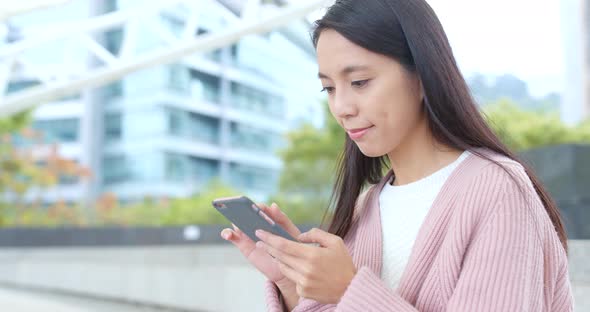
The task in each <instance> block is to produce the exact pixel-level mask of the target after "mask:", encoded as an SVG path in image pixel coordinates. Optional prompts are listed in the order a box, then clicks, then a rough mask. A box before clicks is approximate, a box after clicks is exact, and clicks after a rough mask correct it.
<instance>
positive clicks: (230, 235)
mask: <svg viewBox="0 0 590 312" xmlns="http://www.w3.org/2000/svg"><path fill="white" fill-rule="evenodd" d="M257 206H258V207H259V208H260V210H262V211H264V213H265V214H266V215H268V216H269V217H270V218H271V219H272V220H273V221H275V223H277V224H278V225H279V226H281V227H282V228H283V229H284V230H285V231H286V232H287V233H289V234H290V235H291V236H292V237H299V235H300V234H301V231H299V229H298V228H297V226H295V224H293V222H292V221H291V220H290V219H289V217H287V215H286V214H284V213H283V212H282V211H281V210H280V208H279V206H277V204H275V203H273V204H272V205H271V206H270V207H268V206H266V205H265V204H257ZM232 226H233V228H234V229H233V230H232V229H229V228H226V229H223V230H222V231H221V237H222V238H223V239H225V240H227V241H230V242H232V243H233V244H234V245H235V246H236V247H238V249H239V250H240V252H241V253H242V255H244V257H245V258H246V259H248V261H249V262H250V263H251V264H252V265H254V267H256V269H258V271H260V272H261V273H262V274H264V275H265V276H266V277H267V278H268V279H269V280H270V281H272V282H274V283H275V284H277V285H278V286H279V288H282V287H288V286H289V285H290V284H291V283H293V282H291V280H289V279H288V278H286V277H285V276H284V275H283V273H281V271H280V270H279V266H278V264H277V262H276V261H275V260H274V258H273V257H271V256H270V255H269V254H268V253H267V252H266V251H265V250H264V249H261V248H259V247H256V243H255V242H254V241H252V240H251V239H250V238H249V237H248V235H246V234H244V232H242V231H241V230H240V229H239V228H237V227H236V226H235V225H234V224H232Z"/></svg>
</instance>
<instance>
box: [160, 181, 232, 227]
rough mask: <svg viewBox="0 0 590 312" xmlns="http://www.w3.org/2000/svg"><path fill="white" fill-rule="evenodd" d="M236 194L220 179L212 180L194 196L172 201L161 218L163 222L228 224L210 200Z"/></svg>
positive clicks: (171, 223)
mask: <svg viewBox="0 0 590 312" xmlns="http://www.w3.org/2000/svg"><path fill="white" fill-rule="evenodd" d="M237 195H240V194H239V192H237V191H236V190H233V189H231V188H229V187H227V186H225V185H224V184H222V183H221V182H220V181H213V182H212V183H210V184H209V186H208V187H206V188H205V189H204V190H203V191H202V192H201V193H200V194H198V195H196V196H193V197H191V198H184V199H176V200H174V201H172V203H171V205H170V209H169V210H168V213H167V214H166V215H165V216H164V218H163V224H166V225H180V224H187V223H190V224H207V223H209V224H230V223H229V222H228V221H227V219H225V217H223V215H222V214H221V213H219V211H217V210H215V208H213V206H212V205H211V202H212V201H213V200H214V199H216V198H220V197H228V196H237Z"/></svg>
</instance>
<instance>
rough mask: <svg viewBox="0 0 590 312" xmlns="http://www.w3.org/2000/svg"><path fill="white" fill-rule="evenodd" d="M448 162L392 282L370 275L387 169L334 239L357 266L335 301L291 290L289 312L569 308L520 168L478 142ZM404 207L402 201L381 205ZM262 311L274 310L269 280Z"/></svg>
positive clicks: (558, 258) (564, 272)
mask: <svg viewBox="0 0 590 312" xmlns="http://www.w3.org/2000/svg"><path fill="white" fill-rule="evenodd" d="M476 151H479V152H481V153H484V154H485V155H487V156H489V157H491V158H492V159H493V160H496V161H498V162H500V163H501V164H502V165H503V166H504V167H505V168H506V169H507V171H508V172H510V173H511V174H512V175H513V176H514V177H515V178H516V179H515V180H516V181H515V180H514V179H512V178H511V177H510V175H509V174H508V173H507V172H506V171H505V170H503V169H502V168H501V167H499V166H498V165H496V164H494V163H493V162H490V161H489V160H486V159H484V158H482V157H480V156H477V155H476V154H473V153H472V154H471V155H470V156H469V157H467V158H466V159H465V160H464V161H463V162H462V163H460V164H459V166H458V167H457V168H456V169H455V170H454V171H453V173H452V174H451V176H450V177H449V178H448V179H447V181H446V182H445V184H444V185H443V187H442V189H441V191H440V193H439V195H438V197H437V198H436V199H435V201H434V203H433V205H432V207H431V208H430V210H429V212H428V215H427V216H426V218H425V220H424V223H423V224H422V226H421V228H420V231H419V233H418V236H417V238H416V241H415V243H414V247H413V249H412V253H411V256H410V259H409V261H408V264H407V266H406V268H405V270H404V273H403V276H402V278H401V281H400V284H399V287H398V288H397V289H390V288H388V287H387V286H386V284H385V283H383V281H382V280H381V279H380V275H381V266H382V263H381V262H382V237H381V235H382V233H381V220H380V212H379V201H378V197H379V196H378V195H379V192H380V190H381V188H382V187H383V185H384V184H385V183H386V182H387V181H388V180H389V179H390V178H391V175H392V173H391V172H389V173H388V174H387V175H386V176H385V177H384V178H383V179H382V181H381V182H380V183H379V184H376V185H374V186H372V187H371V188H370V189H369V190H368V192H367V193H366V196H364V198H365V200H359V201H358V204H357V207H356V209H355V216H356V219H355V220H356V221H355V222H354V223H353V227H352V229H351V231H350V232H349V233H348V234H347V235H346V237H345V238H344V241H345V243H346V246H347V247H348V250H349V252H350V254H351V256H352V258H353V261H354V263H355V265H356V267H357V270H358V272H357V274H356V276H355V277H354V279H353V280H352V282H351V283H350V285H349V286H348V288H347V290H346V292H345V293H344V295H343V296H342V298H341V300H340V301H339V302H338V303H337V304H321V303H319V302H317V301H314V300H311V299H306V298H301V299H300V300H299V303H298V305H297V306H296V307H295V309H294V310H293V311H297V312H302V311H314V312H316V311H351V312H352V311H355V312H357V311H494V312H498V311H520V312H522V311H573V296H572V292H571V286H570V282H569V278H568V265H567V256H566V253H565V251H564V249H563V247H562V245H561V243H560V241H559V238H558V236H557V233H556V231H555V229H554V227H553V225H552V223H551V220H550V219H549V216H548V215H547V213H546V211H545V209H544V207H543V205H542V203H541V201H540V199H539V197H538V196H537V194H536V192H535V190H534V189H533V185H532V183H531V182H530V180H529V178H528V176H527V175H526V173H525V171H524V169H523V167H522V166H521V165H520V164H519V163H517V162H515V161H512V160H511V159H509V158H507V157H504V156H502V155H499V154H496V153H493V152H491V151H488V150H484V149H478V150H476ZM387 209H412V207H387ZM265 291H266V302H267V306H268V310H269V311H271V312H276V311H283V308H282V306H281V303H280V301H279V297H278V294H279V293H278V290H277V287H276V286H275V284H274V283H272V282H270V281H267V283H266V285H265Z"/></svg>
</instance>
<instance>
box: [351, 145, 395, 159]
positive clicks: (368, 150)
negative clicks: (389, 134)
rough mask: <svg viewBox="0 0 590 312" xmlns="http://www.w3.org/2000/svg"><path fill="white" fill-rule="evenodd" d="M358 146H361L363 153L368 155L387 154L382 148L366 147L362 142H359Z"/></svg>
mask: <svg viewBox="0 0 590 312" xmlns="http://www.w3.org/2000/svg"><path fill="white" fill-rule="evenodd" d="M356 146H357V147H358V148H359V150H360V151H361V153H363V155H365V156H367V157H381V156H383V155H386V154H387V152H386V151H384V150H381V149H376V148H374V147H364V146H362V145H361V144H357V145H356Z"/></svg>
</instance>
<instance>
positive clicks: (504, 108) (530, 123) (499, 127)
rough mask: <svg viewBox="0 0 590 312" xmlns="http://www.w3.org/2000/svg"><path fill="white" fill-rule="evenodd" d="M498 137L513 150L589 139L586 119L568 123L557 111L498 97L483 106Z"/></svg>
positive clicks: (589, 134)
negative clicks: (526, 107) (532, 108)
mask: <svg viewBox="0 0 590 312" xmlns="http://www.w3.org/2000/svg"><path fill="white" fill-rule="evenodd" d="M484 115H485V116H486V119H487V121H488V123H489V124H490V126H491V127H492V128H493V129H494V131H495V132H496V133H497V134H498V136H499V137H500V139H501V140H502V141H503V142H504V143H505V144H506V145H508V147H509V148H511V149H512V150H514V151H522V150H526V149H531V148H535V147H542V146H547V145H557V144H566V143H582V144H588V143H590V121H586V122H585V123H581V124H579V125H577V126H574V127H570V126H567V125H565V124H564V123H563V122H562V121H561V120H560V118H559V115H558V113H557V112H547V111H530V110H524V109H521V108H519V107H518V106H516V105H515V104H514V103H512V102H510V101H508V100H501V101H499V102H497V103H494V104H492V105H490V106H488V107H486V108H485V109H484Z"/></svg>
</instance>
